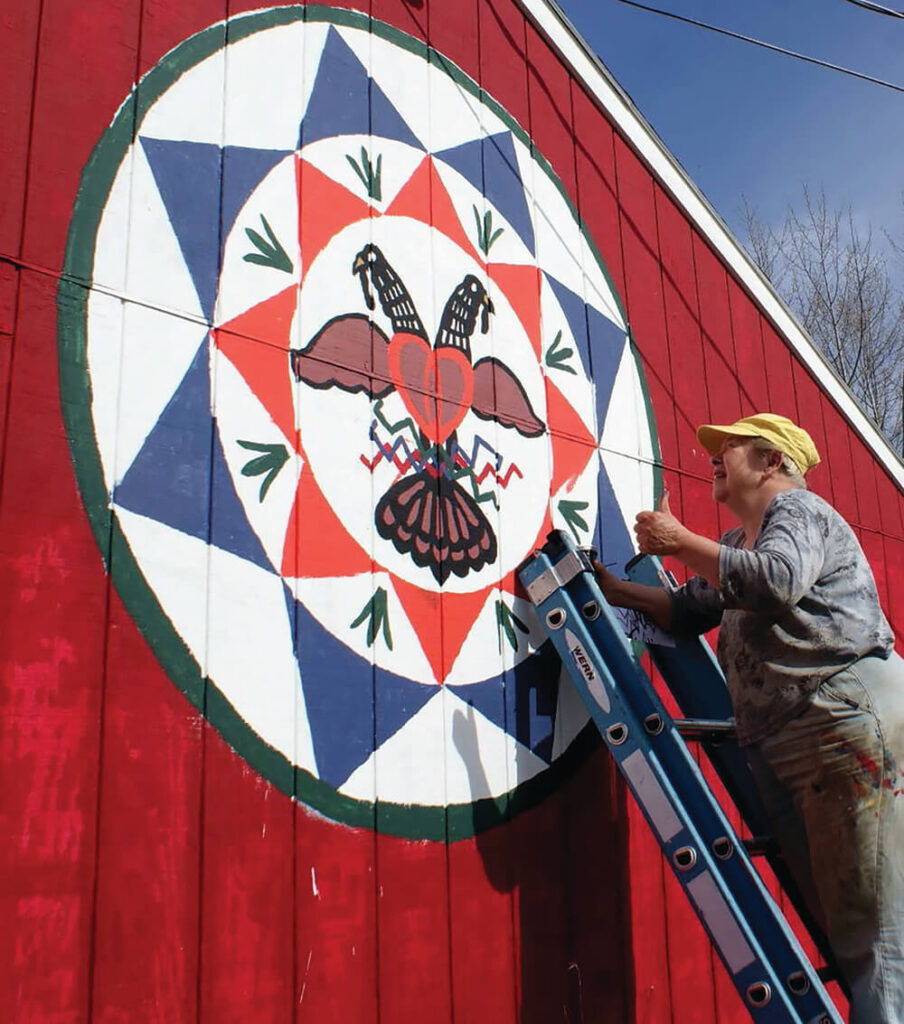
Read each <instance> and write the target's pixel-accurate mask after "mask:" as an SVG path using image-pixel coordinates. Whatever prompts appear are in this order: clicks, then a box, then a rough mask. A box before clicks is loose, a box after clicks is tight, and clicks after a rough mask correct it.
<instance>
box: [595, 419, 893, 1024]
mask: <svg viewBox="0 0 904 1024" xmlns="http://www.w3.org/2000/svg"><path fill="white" fill-rule="evenodd" d="M697 437H698V438H699V440H700V442H701V443H702V444H703V446H704V447H705V448H706V449H707V451H708V452H709V453H710V455H711V462H712V467H713V484H712V486H713V498H714V499H715V500H716V501H717V502H719V503H720V504H723V505H725V506H726V508H728V510H729V511H730V512H731V513H732V514H733V515H734V517H735V518H736V519H737V520H738V522H739V524H740V525H739V526H738V527H736V528H735V529H733V530H730V531H729V532H728V533H726V534H724V535H723V536H722V538H721V539H720V540H719V541H718V542H717V541H714V540H712V539H710V538H708V537H704V536H701V535H700V534H695V533H693V532H692V531H690V530H688V529H687V528H686V527H685V526H683V525H682V523H681V522H679V520H678V519H676V518H675V516H674V515H672V513H671V512H670V510H669V503H668V494H667V493H664V494H663V497H662V500H661V501H660V505H659V509H658V510H657V511H655V512H654V511H648V512H641V513H640V514H639V515H638V516H637V521H636V523H635V527H634V529H635V532H636V534H637V542H638V546H639V548H640V550H641V551H642V552H644V553H646V554H651V555H670V556H672V557H674V558H677V559H678V560H679V561H680V562H683V563H684V564H685V565H686V566H687V567H688V568H689V569H690V570H691V572H693V573H695V575H694V576H693V577H692V578H691V579H689V580H688V582H687V583H686V584H685V585H684V586H682V587H679V588H678V589H677V590H675V591H671V592H670V591H667V590H662V589H660V588H658V587H645V586H643V585H641V584H636V583H630V582H628V581H624V580H619V579H617V578H616V577H615V576H614V575H613V574H612V573H609V572H607V571H606V569H605V568H603V566H601V565H597V567H596V571H597V577H598V579H599V583H600V586H601V588H602V590H603V593H604V595H605V597H606V599H607V600H608V601H609V603H610V604H613V605H616V606H621V607H629V608H637V609H639V610H641V611H644V612H646V613H647V614H648V615H650V616H651V617H652V618H654V619H655V620H656V621H657V622H658V623H659V624H660V625H662V626H663V627H664V628H666V629H669V630H671V631H672V632H673V633H676V634H700V633H704V632H706V631H707V630H710V629H713V628H715V627H716V626H719V627H720V630H719V641H718V657H719V662H720V664H721V666H722V669H723V671H724V673H725V679H726V682H727V684H728V689H729V692H730V695H731V699H732V703H733V705H734V711H735V720H736V723H737V735H738V742H739V744H740V745H741V746H743V747H745V748H746V752H747V756H748V761H749V763H750V767H751V771H752V773H753V776H754V778H755V780H756V783H757V787H758V789H759V791H760V795H761V796H762V798H763V802H764V804H765V805H766V809H767V811H768V813H769V816H770V819H771V821H772V824H773V827H774V829H775V835H776V838H777V840H778V842H779V844H780V847H781V849H782V853H783V855H784V857H785V860H786V861H787V863H788V866H789V867H790V869H791V871H792V872H793V874H794V876H795V879H796V880H797V883H798V885H799V886H800V888H801V891H802V892H803V894H804V897H805V898H806V899H807V902H808V904H809V906H810V910H811V912H812V913H813V915H814V917H815V918H816V919H817V921H819V923H820V924H821V925H822V927H823V928H824V930H825V932H826V935H827V936H828V939H829V943H830V945H831V946H832V950H833V952H834V954H835V958H836V960H837V962H838V964H839V966H840V968H841V970H842V971H843V972H844V974H845V976H846V980H847V982H848V984H849V986H850V991H851V1017H850V1019H851V1024H904V661H902V659H901V658H900V657H899V656H898V655H897V654H896V653H895V651H894V636H893V634H892V631H891V629H890V628H889V625H888V623H887V621H886V619H885V616H884V615H883V613H882V609H881V607H880V605H879V598H878V594H877V592H876V585H875V581H874V579H873V575H872V572H871V570H870V567H869V564H868V563H867V561H866V558H865V556H864V554H863V551H862V550H861V548H860V545H859V544H858V543H857V540H856V538H855V536H854V534H853V531H852V530H851V528H850V527H849V526H848V524H847V523H846V522H845V521H844V520H843V519H842V517H841V516H840V515H839V514H838V513H837V512H836V511H835V510H834V509H833V508H832V507H831V506H830V505H829V504H828V503H827V502H825V501H823V499H822V498H820V497H818V496H817V495H815V494H813V493H811V492H810V491H808V490H807V485H806V482H805V480H804V474H806V473H807V471H808V470H810V469H811V468H812V467H813V466H815V465H816V464H817V463H818V462H819V454H818V452H817V451H816V448H815V446H814V444H813V441H812V439H811V438H810V435H809V434H808V433H807V432H806V431H805V430H803V429H801V428H800V427H798V426H797V425H795V424H794V423H792V422H791V420H789V419H786V418H785V417H783V416H777V415H774V414H772V413H758V414H756V415H754V416H747V417H745V418H744V419H741V420H738V421H737V422H736V423H733V424H731V425H729V426H711V425H707V426H702V427H700V428H699V429H698V431H697Z"/></svg>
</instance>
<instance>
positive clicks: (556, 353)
mask: <svg viewBox="0 0 904 1024" xmlns="http://www.w3.org/2000/svg"><path fill="white" fill-rule="evenodd" d="M561 343H562V332H561V331H559V333H558V334H557V335H556V336H555V340H554V341H553V343H552V344H551V345H550V346H549V348H548V349H547V350H546V365H547V366H549V367H550V368H551V369H553V370H563V371H564V372H565V373H573V374H574V375H575V376H577V372H578V371H577V370H576V369H575V368H574V367H573V366H568V365H567V363H568V361H569V359H571V357H572V356H573V355H574V349H573V348H559V345H560V344H561Z"/></svg>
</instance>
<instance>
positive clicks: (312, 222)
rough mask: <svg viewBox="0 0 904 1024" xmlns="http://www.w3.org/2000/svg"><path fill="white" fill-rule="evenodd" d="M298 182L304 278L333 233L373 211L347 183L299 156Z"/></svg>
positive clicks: (300, 243)
mask: <svg viewBox="0 0 904 1024" xmlns="http://www.w3.org/2000/svg"><path fill="white" fill-rule="evenodd" d="M296 181H297V184H298V244H299V247H300V248H301V262H302V274H301V276H302V280H304V278H305V275H306V274H307V272H308V268H309V267H310V266H311V264H312V263H313V262H314V260H315V259H316V258H317V256H318V255H319V254H320V252H321V250H322V249H324V248H325V246H326V245H327V244H328V243H329V241H330V240H331V239H332V238H333V236H334V235H336V234H337V232H339V231H340V230H341V229H342V228H344V227H345V226H346V225H347V224H353V223H355V221H359V220H364V219H365V218H367V217H369V216H371V213H372V210H371V208H370V207H369V206H368V205H367V203H365V202H363V201H362V200H361V199H359V198H358V197H357V196H356V195H353V194H352V193H351V192H349V190H348V189H347V188H345V186H344V185H340V184H338V182H335V181H333V179H332V178H328V177H327V176H326V175H325V174H324V173H323V172H322V171H320V170H318V169H317V168H316V167H315V166H314V165H313V164H311V163H308V161H307V160H302V159H300V158H299V160H298V163H297V164H296ZM349 269H351V267H350V266H349Z"/></svg>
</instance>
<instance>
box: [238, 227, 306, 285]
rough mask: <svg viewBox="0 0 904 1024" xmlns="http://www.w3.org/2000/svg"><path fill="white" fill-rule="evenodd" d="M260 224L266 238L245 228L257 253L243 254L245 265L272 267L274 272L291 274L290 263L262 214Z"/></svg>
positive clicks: (251, 229) (291, 267)
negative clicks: (279, 271)
mask: <svg viewBox="0 0 904 1024" xmlns="http://www.w3.org/2000/svg"><path fill="white" fill-rule="evenodd" d="M261 224H262V225H263V227H264V231H266V232H267V237H266V238H264V237H263V236H262V235H261V234H260V233H259V232H257V231H255V230H254V229H253V228H245V234H246V235H247V236H248V238H249V239H250V240H251V244H252V245H253V246H254V247H255V248H256V249H257V250H258V251H257V252H249V253H245V255H244V256H243V257H242V259H244V261H245V262H246V263H257V264H259V265H260V266H262V267H272V268H273V269H274V270H282V271H283V272H284V273H286V274H291V273H292V271H293V270H294V267H293V265H292V261H291V260H290V259H289V255H288V253H287V252H286V250H285V249H284V248H283V247H282V245H281V244H280V241H279V239H278V238H277V237H276V235H274V234H273V228H271V227H270V224H269V222H268V221H267V218H266V217H265V216H264V215H263V214H261Z"/></svg>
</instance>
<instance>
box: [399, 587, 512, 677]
mask: <svg viewBox="0 0 904 1024" xmlns="http://www.w3.org/2000/svg"><path fill="white" fill-rule="evenodd" d="M392 583H393V586H394V587H395V591H396V594H397V595H398V598H399V601H400V602H401V604H402V607H403V608H404V609H405V614H406V615H407V616H408V620H409V622H410V623H411V626H412V628H413V629H414V632H415V634H416V635H417V638H418V639H419V640H420V643H421V647H422V648H423V651H424V654H425V655H426V657H427V661H429V662H430V667H431V668H432V669H433V674H434V675H435V676H436V680H437V682H438V683H442V682H443V681H444V680H445V678H446V676H447V675H448V674H449V672H450V671H451V669H452V666H453V665H454V664H455V659H456V658H457V657H458V655H459V652H460V651H461V648H462V644H463V643H464V642H465V640H466V639H467V636H468V633H470V632H471V627H472V626H473V625H474V622H475V621H476V619H477V616H478V615H479V614H480V612H481V610H482V608H483V606H484V605H485V604H486V600H487V595H488V594H489V593H490V591H491V590H492V589H493V588H492V587H484V588H483V590H478V591H475V592H474V593H471V594H450V593H446V592H437V591H435V590H422V589H421V588H420V587H416V586H414V584H412V583H406V582H405V581H404V580H400V579H399V578H398V577H396V576H394V577H393V579H392Z"/></svg>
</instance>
